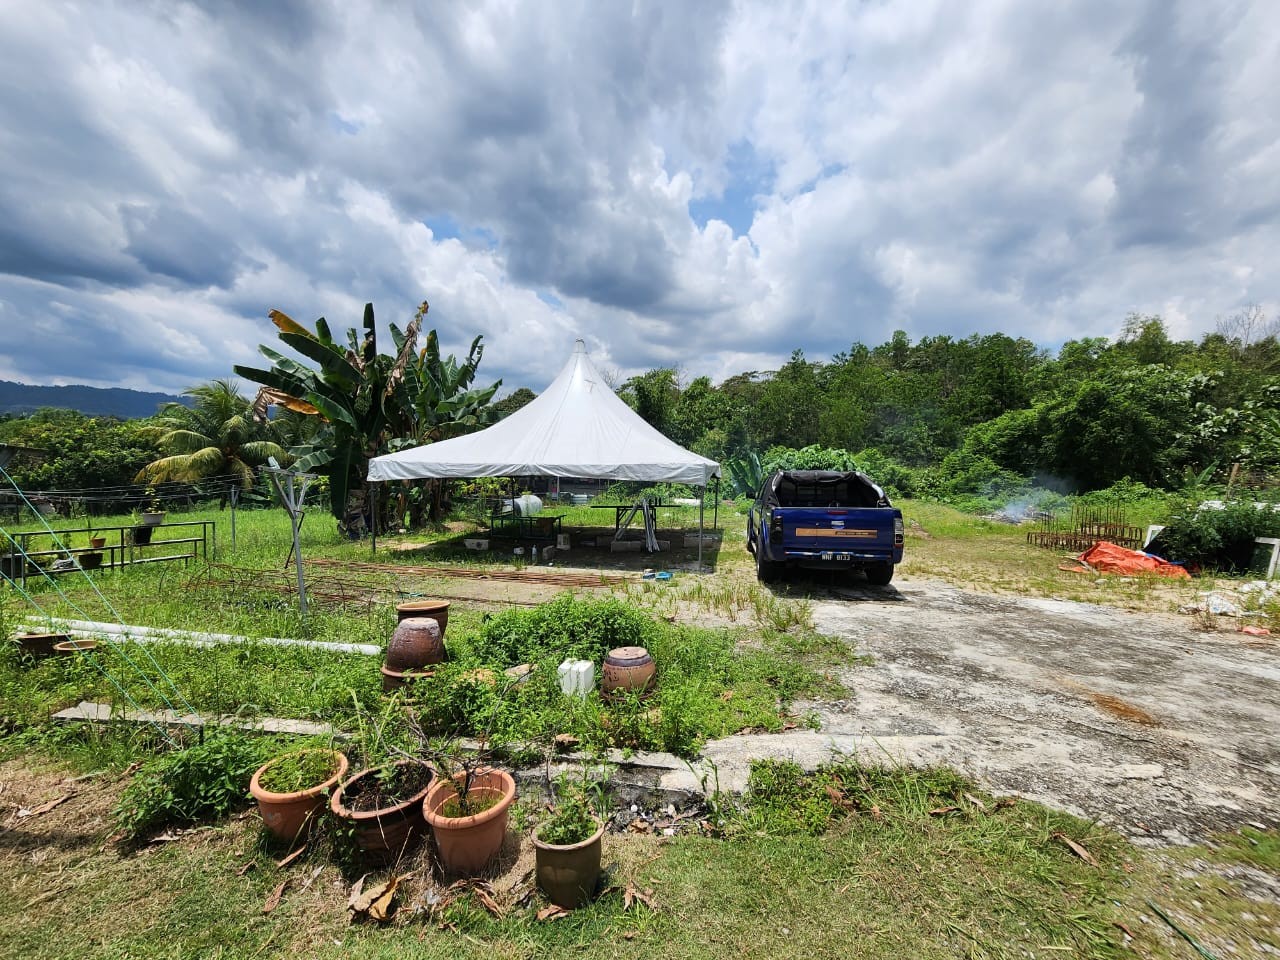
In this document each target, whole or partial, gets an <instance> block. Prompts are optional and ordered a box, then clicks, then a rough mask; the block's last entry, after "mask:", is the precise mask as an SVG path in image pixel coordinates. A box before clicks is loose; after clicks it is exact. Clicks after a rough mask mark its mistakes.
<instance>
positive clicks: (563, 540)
mask: <svg viewBox="0 0 1280 960" xmlns="http://www.w3.org/2000/svg"><path fill="white" fill-rule="evenodd" d="M556 549H557V550H568V549H569V534H567V533H557V534H556Z"/></svg>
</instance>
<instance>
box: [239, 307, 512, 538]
mask: <svg viewBox="0 0 1280 960" xmlns="http://www.w3.org/2000/svg"><path fill="white" fill-rule="evenodd" d="M427 310H428V306H427V303H426V302H425V301H424V302H423V303H422V305H421V306H419V308H418V311H417V313H416V314H415V315H414V318H413V320H411V321H410V322H409V324H408V325H407V326H406V327H405V329H404V330H403V331H402V330H400V328H399V327H397V326H396V325H395V324H391V336H392V339H393V341H394V342H395V348H396V353H395V356H388V355H386V354H380V353H378V341H377V331H376V328H375V325H374V314H373V304H371V303H368V304H365V308H364V321H363V328H364V335H363V338H361V336H360V335H359V334H358V333H357V331H356V330H355V329H349V330H348V331H347V344H346V346H345V347H344V346H343V345H342V344H340V343H339V342H338V341H336V340H335V339H334V338H333V336H332V334H331V333H330V330H329V325H328V323H327V322H326V321H325V319H324V318H323V317H321V318H320V319H319V320H317V321H316V329H315V331H314V332H312V331H310V330H308V329H307V328H306V327H304V326H302V325H301V324H299V323H297V322H295V321H294V320H292V319H291V318H290V317H288V316H287V315H286V314H284V313H282V312H280V311H279V310H272V311H271V312H270V314H269V315H268V316H269V317H270V318H271V322H272V323H273V324H275V326H276V328H277V330H278V331H279V333H278V336H279V338H280V340H281V341H283V342H284V343H285V344H287V345H288V346H290V347H292V348H293V349H294V350H295V351H297V352H298V353H300V354H302V356H303V357H305V358H307V359H308V360H311V361H313V362H314V363H315V364H316V367H315V368H314V369H313V368H311V367H308V366H307V365H305V364H303V363H299V362H298V361H296V360H293V359H291V358H289V357H286V356H284V355H282V354H280V353H278V352H276V351H275V350H272V349H271V348H270V347H267V346H259V347H258V350H259V351H260V352H261V353H262V355H263V356H265V357H266V358H267V359H268V360H270V361H271V364H272V365H271V368H270V369H267V370H262V369H258V368H254V367H244V366H236V367H235V370H236V372H237V373H238V374H239V375H240V376H242V377H245V378H246V379H249V380H252V381H253V382H255V383H258V384H261V385H262V389H261V390H259V392H258V397H257V400H256V401H255V405H254V407H255V415H257V416H258V417H259V418H263V417H265V416H266V411H267V408H268V407H269V406H270V405H272V404H279V405H282V406H284V407H285V408H286V409H288V410H291V411H293V412H294V413H295V414H299V415H302V416H314V417H317V418H318V419H320V420H321V421H322V423H323V426H322V427H321V429H320V430H318V431H317V432H316V433H315V435H314V436H313V437H312V439H311V440H310V441H309V442H306V443H303V444H299V445H297V446H295V447H294V448H293V449H292V451H291V452H292V453H293V454H294V456H296V457H297V458H298V462H297V465H298V468H299V469H301V470H304V471H311V472H317V473H322V474H325V475H327V476H328V478H329V484H330V498H331V508H332V511H333V514H334V516H336V517H337V518H338V520H339V522H340V523H346V522H347V520H348V518H349V517H353V516H354V515H363V514H364V513H365V510H364V503H365V495H366V482H365V476H366V474H367V473H368V469H367V468H368V462H369V458H370V457H374V456H377V455H378V454H381V453H387V452H390V451H393V450H397V449H400V448H401V447H404V446H411V445H415V444H419V443H425V442H430V441H432V440H437V439H441V438H442V437H444V436H446V435H452V434H453V433H454V432H457V433H462V432H466V431H467V430H469V429H474V428H475V427H477V426H479V425H481V424H483V423H484V422H485V418H486V410H485V407H486V406H487V405H488V403H489V401H490V400H491V399H492V398H493V394H494V393H495V392H496V391H497V389H498V387H499V386H500V385H501V383H502V381H498V382H497V383H495V384H493V385H492V386H491V387H487V388H483V389H476V388H471V389H468V388H469V387H470V385H471V383H472V381H473V380H474V377H475V373H476V368H477V367H478V365H479V363H480V357H481V355H482V354H483V348H482V347H481V346H480V339H481V338H480V337H476V339H475V340H474V341H473V342H472V344H471V351H470V353H469V354H468V356H467V359H466V361H465V362H463V363H461V364H459V363H458V362H457V361H456V360H455V359H454V357H453V356H448V357H445V358H441V356H440V350H439V341H438V339H437V337H436V332H435V331H434V330H432V331H430V332H429V333H428V336H427V346H426V348H425V349H424V350H422V351H421V352H419V351H418V350H417V343H418V334H419V331H420V330H421V328H422V321H423V319H424V318H425V317H426V315H427Z"/></svg>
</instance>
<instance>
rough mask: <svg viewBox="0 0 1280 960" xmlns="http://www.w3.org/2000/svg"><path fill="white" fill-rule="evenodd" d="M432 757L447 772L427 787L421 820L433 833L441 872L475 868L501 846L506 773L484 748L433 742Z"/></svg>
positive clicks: (512, 787)
mask: <svg viewBox="0 0 1280 960" xmlns="http://www.w3.org/2000/svg"><path fill="white" fill-rule="evenodd" d="M434 757H435V762H436V763H437V764H438V765H439V767H440V769H442V770H450V771H452V774H451V775H450V776H449V777H448V778H447V779H446V778H444V777H441V779H440V780H438V781H437V782H436V784H435V785H434V786H433V787H432V788H431V790H430V792H428V793H427V796H426V800H425V801H424V803H423V810H424V814H425V816H426V819H427V823H429V824H430V825H431V830H432V832H433V834H434V835H435V838H436V847H437V849H438V850H439V852H440V863H441V865H442V866H443V867H444V869H445V870H446V872H450V873H457V874H463V875H467V876H470V875H474V874H476V873H479V872H480V871H481V870H483V869H484V868H485V866H486V865H487V864H488V863H489V862H490V861H491V860H492V859H493V858H494V857H495V856H496V855H497V853H498V851H499V850H501V849H502V841H503V840H504V839H506V836H507V820H508V816H509V814H510V811H511V804H512V802H514V800H515V798H516V782H515V780H514V779H512V777H511V774H509V773H507V771H505V770H500V769H498V768H496V767H493V766H490V765H489V763H490V761H489V757H488V754H487V752H480V753H475V754H468V753H466V752H464V751H461V750H459V749H457V748H456V745H449V746H446V747H442V748H437V749H436V750H435V752H434Z"/></svg>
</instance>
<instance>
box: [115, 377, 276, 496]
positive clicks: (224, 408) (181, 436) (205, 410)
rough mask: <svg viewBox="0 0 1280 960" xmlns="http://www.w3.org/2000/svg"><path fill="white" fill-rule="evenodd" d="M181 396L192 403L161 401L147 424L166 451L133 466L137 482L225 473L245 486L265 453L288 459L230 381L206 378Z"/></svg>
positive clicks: (189, 479) (187, 479)
mask: <svg viewBox="0 0 1280 960" xmlns="http://www.w3.org/2000/svg"><path fill="white" fill-rule="evenodd" d="M182 395H183V396H184V397H191V399H192V400H193V401H194V403H193V404H192V406H190V407H188V406H186V405H185V404H181V403H168V404H165V406H164V407H163V408H162V409H161V411H160V413H159V414H158V415H157V416H156V418H155V421H154V424H153V425H152V426H151V427H149V428H148V429H149V431H150V433H151V436H153V437H154V438H155V441H156V445H157V446H158V447H159V448H160V449H161V450H162V451H163V452H164V453H166V454H167V456H164V457H161V458H159V459H157V460H153V461H152V462H151V463H148V464H147V465H146V466H145V467H143V468H142V469H141V470H139V471H138V473H137V476H136V477H135V478H134V479H135V480H136V481H137V482H138V483H162V482H165V481H169V480H179V481H185V482H187V483H195V482H197V481H199V480H202V479H205V478H206V477H218V476H224V475H230V476H232V477H234V478H235V481H236V482H237V483H238V484H239V485H240V486H241V487H242V488H245V489H248V488H249V487H251V486H253V481H254V478H255V476H256V474H255V472H254V467H258V466H261V465H262V464H264V463H266V462H267V460H268V459H269V458H270V457H275V458H276V459H277V461H279V462H280V463H282V464H287V463H288V462H290V460H291V458H290V457H289V455H288V453H286V452H285V449H284V447H282V446H281V445H280V444H279V443H278V442H277V440H276V438H275V436H274V435H273V433H274V431H273V429H272V425H271V424H270V423H269V422H263V423H259V422H256V421H255V420H254V419H253V416H252V413H251V410H250V404H249V401H248V400H247V399H246V398H245V397H244V396H242V395H241V393H240V390H239V388H238V387H237V386H236V384H235V382H234V381H233V380H230V379H220V380H211V381H210V382H209V383H205V384H201V385H200V386H197V387H191V388H190V389H189V390H184V391H183V394H182Z"/></svg>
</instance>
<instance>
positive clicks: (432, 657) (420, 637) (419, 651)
mask: <svg viewBox="0 0 1280 960" xmlns="http://www.w3.org/2000/svg"><path fill="white" fill-rule="evenodd" d="M443 634H444V631H442V630H441V629H440V624H439V623H437V622H436V621H435V620H434V619H432V618H430V617H407V618H405V619H404V620H401V621H400V622H399V623H398V624H396V629H395V632H394V633H393V634H391V640H390V642H389V643H388V644H387V666H388V667H389V668H390V669H392V670H396V671H401V672H403V671H405V670H416V669H418V668H419V667H425V666H427V665H429V664H433V663H444V659H445V653H444V637H443Z"/></svg>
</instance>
